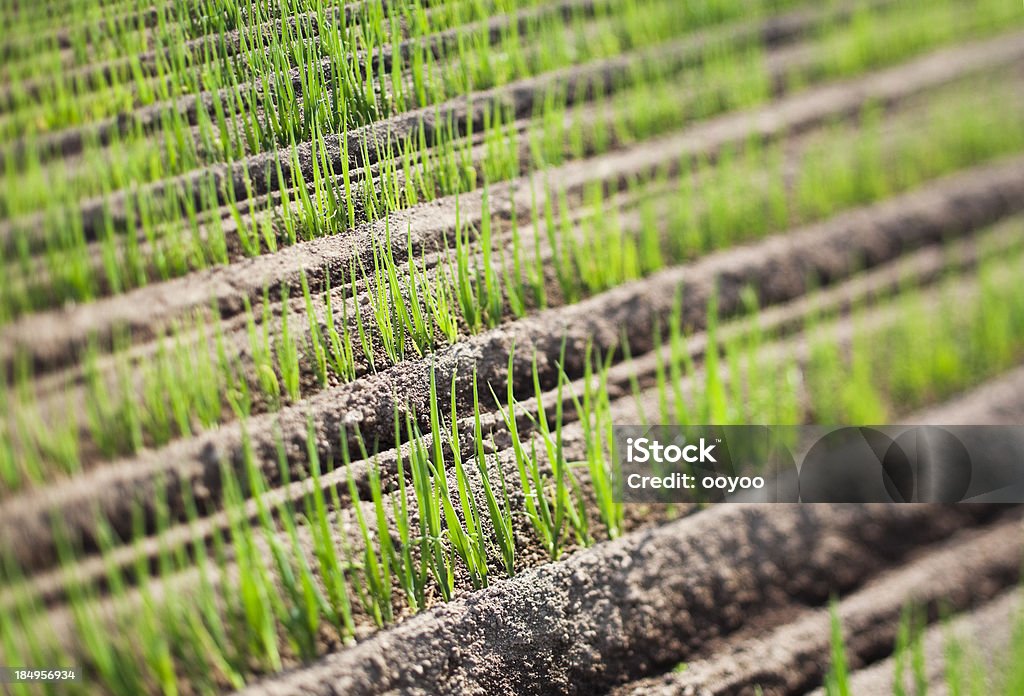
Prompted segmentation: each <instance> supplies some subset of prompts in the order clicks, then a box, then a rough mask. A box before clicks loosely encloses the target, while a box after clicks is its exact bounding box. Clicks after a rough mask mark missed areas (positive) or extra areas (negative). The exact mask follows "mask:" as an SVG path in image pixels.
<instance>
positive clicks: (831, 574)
mask: <svg viewBox="0 0 1024 696" xmlns="http://www.w3.org/2000/svg"><path fill="white" fill-rule="evenodd" d="M986 514H991V513H990V512H989V511H988V510H986V509H984V508H969V509H968V508H963V507H961V508H940V507H934V506H885V505H882V506H877V505H856V506H806V505H805V506H786V505H774V506H738V505H735V506H718V507H715V508H712V509H710V510H708V511H706V512H703V513H701V514H698V515H695V516H693V517H691V518H686V519H683V520H680V521H678V522H673V523H670V524H667V525H665V526H663V527H659V528H656V529H654V530H649V531H645V532H641V533H638V534H634V535H629V536H627V537H624V538H622V539H619V540H617V541H613V542H609V543H606V544H601V545H599V546H596V547H594V548H592V549H588V550H586V551H583V552H581V553H580V554H578V555H576V556H573V557H572V558H570V559H568V560H567V561H566V562H564V563H558V564H551V565H546V566H543V567H541V568H538V569H537V570H533V571H529V572H527V573H524V574H522V575H520V576H518V577H516V578H513V579H512V580H510V581H508V582H505V583H500V584H497V585H495V586H493V587H491V588H488V589H486V590H483V591H481V592H478V593H475V594H473V595H471V596H469V597H467V598H465V599H462V600H457V601H454V602H452V603H449V604H447V605H445V606H442V607H438V608H437V609H434V610H432V611H430V612H427V613H426V614H423V615H420V616H417V617H414V618H412V619H410V620H408V621H406V622H404V623H402V624H400V625H399V626H397V627H396V628H394V629H392V630H389V631H385V632H382V633H378V634H377V635H375V636H374V637H372V638H370V639H368V640H367V641H365V642H363V643H360V644H359V645H357V646H356V647H354V648H352V649H350V650H346V651H344V652H340V653H338V654H335V655H331V656H328V657H327V658H324V659H322V660H321V661H319V662H318V663H316V664H314V665H313V666H310V667H308V668H306V669H302V670H298V671H295V672H292V673H289V674H285V675H283V676H281V677H278V678H275V679H269V680H267V681H266V682H265V683H263V684H259V685H256V686H254V687H252V688H250V689H248V690H247V691H246V692H244V693H247V694H253V695H255V694H275V695H276V696H287V695H288V694H292V693H295V694H298V693H302V694H305V695H307V696H308V695H312V694H339V693H345V694H353V695H355V694H385V693H389V692H393V691H395V690H399V691H401V690H405V691H406V692H412V693H436V694H444V693H505V692H510V691H517V692H523V691H528V692H531V693H595V692H599V691H602V690H606V689H608V688H609V687H611V686H614V685H616V684H618V683H622V682H624V681H627V680H629V679H635V678H637V677H640V676H645V675H646V674H649V673H651V672H652V671H655V670H657V669H659V668H661V669H664V668H665V667H667V666H670V665H674V664H677V663H679V662H681V661H685V660H687V659H689V658H690V657H691V656H692V655H694V654H697V653H698V651H699V649H700V646H701V645H703V644H705V643H706V642H708V641H709V640H711V639H714V638H717V637H721V636H727V635H729V634H730V633H732V632H733V631H736V630H738V629H739V628H741V627H742V626H743V624H744V623H745V622H746V621H749V620H750V619H751V617H752V616H756V615H757V614H758V613H760V612H764V611H766V610H768V609H769V608H770V607H772V606H774V605H776V603H777V602H778V601H779V599H782V598H788V599H789V600H790V601H803V602H813V603H821V602H823V601H824V600H825V599H826V598H827V597H828V596H829V594H830V593H832V592H844V591H848V590H850V589H852V588H853V587H856V586H858V585H859V584H860V583H862V582H864V581H865V580H867V579H868V578H869V577H871V576H872V575H874V574H876V573H878V572H879V571H880V570H881V569H883V568H884V567H886V566H887V565H890V564H892V563H895V562H898V561H899V560H901V559H902V558H905V557H906V556H907V555H908V554H909V553H910V552H912V551H913V550H914V549H915V548H916V547H918V546H920V545H923V544H927V543H932V542H936V541H940V540H942V539H945V538H948V537H949V536H950V535H951V534H953V533H954V532H955V531H956V530H958V529H961V528H963V526H964V525H965V524H971V523H972V522H973V523H976V522H975V521H974V520H979V519H984V518H985V516H986ZM972 518H974V519H973V520H972ZM997 553H1000V554H1006V555H1007V556H1009V557H1010V558H1011V559H1019V554H1018V553H1007V551H1006V545H1005V544H1000V545H998V550H997ZM1005 558H1006V556H1003V557H1002V558H1000V561H999V562H1000V563H1006V561H1005V560H1004V559H1005ZM1014 564H1015V561H1013V562H1011V565H1014ZM1014 571H1015V569H1014V570H1011V571H1010V573H1013V572H1014ZM396 654H401V655H403V656H404V659H403V661H402V664H414V665H416V666H417V667H418V668H417V669H416V670H408V669H405V668H404V667H401V666H399V665H398V664H397V663H395V661H394V660H393V656H394V655H396ZM388 656H392V657H391V658H390V659H389V657H388ZM495 664H499V665H502V668H501V669H494V668H493V666H494V665H495Z"/></svg>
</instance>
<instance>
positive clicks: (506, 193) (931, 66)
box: [0, 35, 1024, 371]
mask: <svg viewBox="0 0 1024 696" xmlns="http://www.w3.org/2000/svg"><path fill="white" fill-rule="evenodd" d="M1022 37H1024V35H1014V36H1011V37H1004V38H1002V39H999V40H996V41H993V42H986V43H983V44H976V45H974V46H971V47H968V48H958V49H952V50H948V51H941V52H939V53H936V54H932V55H930V56H927V57H925V58H922V59H919V60H915V61H913V62H911V63H908V64H906V65H903V66H900V67H897V68H893V69H890V70H886V71H883V72H879V73H876V74H874V75H870V76H866V77H863V78H859V79H856V80H851V81H847V82H845V83H842V84H834V85H829V86H826V87H822V88H819V89H815V90H812V91H809V92H805V93H801V94H797V95H794V96H792V97H788V98H785V99H783V100H781V101H779V102H777V103H775V104H771V105H769V106H766V107H763V108H761V109H756V110H753V111H751V112H745V113H740V114H732V115H730V116H726V117H722V118H719V119H715V120H713V121H710V122H707V123H704V124H698V125H696V126H694V127H693V128H691V129H688V130H687V131H685V132H684V133H681V134H678V135H676V136H670V137H667V138H663V139H659V140H655V141H648V142H646V143H644V144H642V145H639V146H637V147H636V148H634V149H632V150H630V151H628V152H621V153H613V154H610V155H605V156H601V157H598V158H594V159H592V160H588V161H585V162H574V163H571V164H569V165H566V166H563V167H560V168H558V169H557V170H554V171H552V172H550V180H551V181H552V182H554V184H555V187H556V189H559V190H563V191H572V190H577V191H579V190H582V188H583V186H584V185H585V184H586V182H588V181H593V180H595V179H596V180H602V179H605V180H615V179H617V178H619V177H620V176H621V173H622V172H624V171H631V172H639V171H644V170H645V169H647V170H650V169H654V168H656V167H657V166H659V165H662V164H663V163H667V162H672V161H676V160H678V159H679V158H681V157H684V156H693V155H699V154H713V153H714V152H715V151H716V150H717V149H719V148H721V147H722V146H723V145H725V144H727V143H731V142H738V141H742V140H743V139H745V138H747V137H749V136H750V135H751V134H757V135H759V136H761V137H763V138H765V139H769V138H773V137H779V136H781V135H782V134H784V133H787V132H799V131H801V130H805V129H807V128H810V127H812V126H813V125H815V124H817V123H821V122H823V121H825V120H828V119H831V118H835V117H839V116H842V115H844V114H851V113H855V112H856V111H857V110H858V109H859V108H860V107H861V106H862V105H863V104H864V103H866V102H868V101H881V102H893V101H896V100H898V99H900V98H905V97H906V96H909V95H911V94H914V93H918V92H920V91H923V90H926V89H928V88H930V87H932V86H936V85H939V84H943V83H945V82H947V81H949V80H952V79H955V78H956V77H964V76H966V75H969V74H971V73H974V72H977V71H983V70H986V69H991V68H994V67H996V66H998V65H1002V64H1005V63H1006V62H1007V61H1012V60H1013V59H1014V58H1016V57H1019V56H1021V55H1024V41H1022V40H1021V39H1022ZM950 65H956V66H957V67H956V70H955V72H952V71H951V70H950ZM530 186H531V184H530V181H529V180H524V179H519V180H515V181H513V182H510V183H509V184H505V185H499V186H495V187H493V188H492V189H491V191H490V202H491V211H492V214H494V215H497V216H499V217H501V216H505V217H508V216H509V215H510V211H511V206H512V205H514V206H515V209H516V211H517V216H518V217H525V216H526V215H527V214H528V211H529V210H530V205H531V196H530ZM480 195H481V192H476V193H474V194H468V195H463V196H462V197H461V199H460V208H461V210H460V212H461V215H462V219H463V221H464V224H466V225H477V224H479V221H480V218H481V213H482V200H481V198H480ZM444 210H446V211H447V212H443V211H444ZM390 224H391V226H392V230H393V232H394V234H393V235H392V250H391V251H392V252H393V253H394V255H395V258H396V259H404V258H405V254H406V250H407V248H408V242H409V237H408V236H407V235H411V236H412V242H413V248H414V250H418V249H430V248H435V249H436V248H441V247H443V246H447V243H446V242H445V241H443V240H447V239H448V238H449V237H450V235H451V233H452V230H453V228H454V201H453V200H451V199H446V200H439V201H435V202H434V203H431V204H426V205H422V206H417V207H415V208H413V209H409V210H407V211H404V212H402V213H398V214H396V215H394V216H393V217H392V218H391V221H390ZM383 227H384V225H383V223H376V224H372V225H364V226H362V227H359V228H357V229H356V230H353V231H352V233H351V234H348V235H336V236H333V237H326V238H321V239H316V240H313V241H310V242H304V243H300V244H297V245H295V246H291V247H288V248H286V249H283V250H281V251H279V252H278V253H276V254H273V255H267V256H260V257H256V258H253V259H249V260H246V261H243V262H240V263H236V264H232V265H231V266H228V267H221V268H215V269H211V270H209V271H203V272H199V273H195V274H192V275H191V276H188V277H186V278H180V279H176V280H172V281H169V282H166V283H161V284H159V285H154V286H149V287H145V288H141V289H139V290H135V291H132V292H129V293H125V294H123V295H120V296H117V297H110V298H105V299H103V300H100V301H98V302H95V303H91V304H89V305H83V306H80V307H75V308H72V309H70V310H63V311H49V312H43V313H40V314H36V315H32V316H28V317H23V318H21V319H19V320H17V321H15V322H14V323H12V324H10V325H9V326H7V327H5V330H4V336H3V340H2V342H0V364H2V365H3V366H4V367H5V369H6V370H8V371H9V370H10V366H11V365H12V361H13V360H14V359H15V357H16V356H17V355H18V354H19V353H26V354H28V355H29V356H30V357H31V358H32V360H33V362H34V363H35V364H36V366H37V367H38V368H40V369H53V368H56V367H59V366H62V365H66V364H68V363H69V362H70V361H72V360H74V356H75V355H76V354H77V353H78V351H80V350H81V349H82V348H83V347H84V346H85V345H86V343H87V341H88V340H89V337H90V336H95V337H97V338H98V339H99V340H100V341H101V342H104V343H107V342H109V340H110V335H111V331H112V329H113V328H114V327H117V326H121V327H125V328H127V329H129V330H130V331H131V333H132V335H133V336H137V337H138V339H139V340H147V339H151V338H153V337H154V336H155V335H156V333H157V330H158V329H159V327H160V326H163V325H166V324H167V323H168V322H169V321H170V320H171V319H173V318H174V317H176V316H181V315H182V314H183V313H184V312H187V311H189V310H190V309H194V308H196V307H199V306H203V305H207V306H208V305H209V304H210V303H211V302H212V303H216V304H217V305H218V307H219V309H220V311H221V314H222V316H225V317H227V316H232V315H234V314H237V313H238V312H240V311H241V310H242V306H243V303H242V299H243V297H248V298H251V299H256V298H258V297H259V296H260V294H261V293H262V291H263V288H264V287H268V286H269V287H271V288H274V287H280V286H281V285H284V286H288V287H291V288H292V289H296V288H298V286H299V275H300V271H302V270H305V272H306V274H307V276H308V277H309V280H310V283H311V289H314V290H320V289H322V287H323V278H324V275H323V274H324V269H325V268H328V269H330V272H331V274H332V276H334V277H341V276H342V275H343V271H345V270H347V268H348V265H349V264H350V263H352V262H353V261H356V260H360V261H363V263H364V265H365V263H366V262H367V261H370V260H371V258H372V252H371V245H370V239H371V238H373V237H374V236H383V235H382V232H383ZM141 308H145V310H144V311H143V310H142V309H141ZM43 337H45V340H44V338H43Z"/></svg>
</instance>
